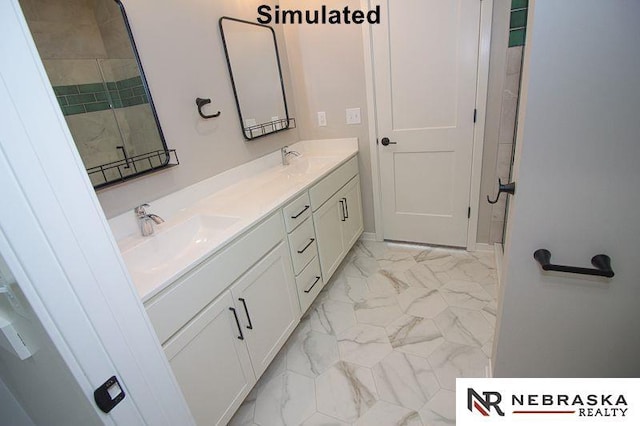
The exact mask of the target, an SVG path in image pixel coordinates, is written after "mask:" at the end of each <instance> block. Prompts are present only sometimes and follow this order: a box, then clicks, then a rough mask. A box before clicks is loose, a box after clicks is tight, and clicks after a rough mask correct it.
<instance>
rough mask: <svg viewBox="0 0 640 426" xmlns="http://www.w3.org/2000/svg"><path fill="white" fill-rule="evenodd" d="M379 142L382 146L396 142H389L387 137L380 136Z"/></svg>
mask: <svg viewBox="0 0 640 426" xmlns="http://www.w3.org/2000/svg"><path fill="white" fill-rule="evenodd" d="M380 143H381V144H382V145H384V146H389V145H395V144H396V143H397V142H391V141H390V140H389V138H382V140H381V141H380Z"/></svg>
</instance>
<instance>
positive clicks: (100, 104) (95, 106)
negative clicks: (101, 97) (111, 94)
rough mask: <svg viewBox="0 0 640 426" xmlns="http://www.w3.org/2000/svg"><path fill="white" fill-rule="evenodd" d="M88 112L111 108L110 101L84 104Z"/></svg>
mask: <svg viewBox="0 0 640 426" xmlns="http://www.w3.org/2000/svg"><path fill="white" fill-rule="evenodd" d="M84 107H85V109H86V110H87V112H95V111H104V110H107V109H110V108H111V105H110V104H109V102H96V103H95V104H85V105H84Z"/></svg>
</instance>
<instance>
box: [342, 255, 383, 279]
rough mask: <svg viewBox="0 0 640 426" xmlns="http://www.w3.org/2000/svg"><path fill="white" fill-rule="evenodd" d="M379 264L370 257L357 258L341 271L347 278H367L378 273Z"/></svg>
mask: <svg viewBox="0 0 640 426" xmlns="http://www.w3.org/2000/svg"><path fill="white" fill-rule="evenodd" d="M379 269H380V264H379V263H378V261H377V260H375V259H373V258H371V257H363V256H357V257H354V258H353V260H351V261H350V262H348V263H347V264H346V265H344V267H343V268H342V269H341V271H340V272H341V273H342V274H344V275H345V276H347V277H356V278H367V277H370V276H371V275H373V274H375V273H376V272H378V270H379Z"/></svg>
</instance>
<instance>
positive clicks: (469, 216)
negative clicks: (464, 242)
mask: <svg viewBox="0 0 640 426" xmlns="http://www.w3.org/2000/svg"><path fill="white" fill-rule="evenodd" d="M467 219H471V207H469V208H468V209H467Z"/></svg>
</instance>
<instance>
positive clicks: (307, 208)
mask: <svg viewBox="0 0 640 426" xmlns="http://www.w3.org/2000/svg"><path fill="white" fill-rule="evenodd" d="M307 210H309V206H304V209H302V210H300V213H298V214H297V215H295V216H291V219H297V218H299V217H300V216H301V215H302V213H304V212H306V211H307Z"/></svg>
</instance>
